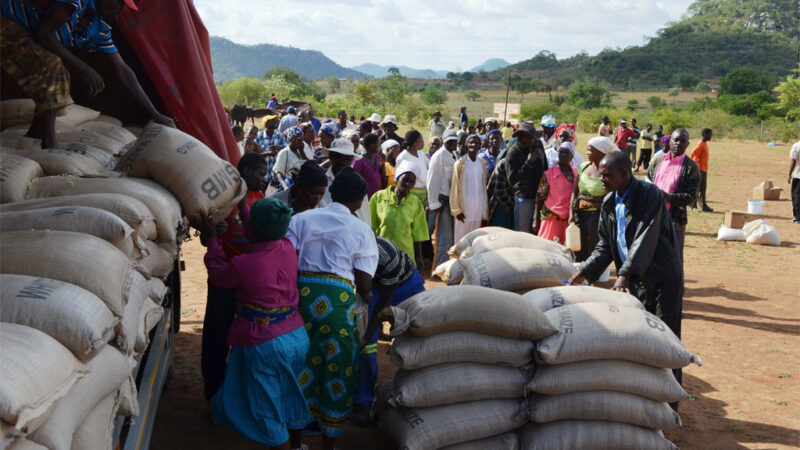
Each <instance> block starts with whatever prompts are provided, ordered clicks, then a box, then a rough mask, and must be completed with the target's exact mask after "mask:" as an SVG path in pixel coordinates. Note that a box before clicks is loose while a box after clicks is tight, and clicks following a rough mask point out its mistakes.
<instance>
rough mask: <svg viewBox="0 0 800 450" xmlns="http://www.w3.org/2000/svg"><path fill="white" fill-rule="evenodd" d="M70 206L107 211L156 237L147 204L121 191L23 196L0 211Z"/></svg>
mask: <svg viewBox="0 0 800 450" xmlns="http://www.w3.org/2000/svg"><path fill="white" fill-rule="evenodd" d="M69 206H83V207H87V208H97V209H102V210H104V211H108V212H110V213H111V214H114V215H115V216H117V217H119V218H120V219H122V220H123V221H125V223H127V224H128V225H129V226H130V227H131V228H133V231H134V232H135V233H136V234H137V235H138V236H139V237H141V238H142V239H155V238H156V236H157V230H156V222H155V220H154V219H153V215H152V214H150V210H149V209H147V206H145V204H144V203H142V202H140V201H139V200H136V199H135V198H133V197H129V196H127V195H122V194H77V195H67V196H64V197H50V198H39V199H34V200H25V201H21V202H14V203H6V204H3V205H0V213H4V214H5V213H8V212H11V211H30V210H34V209H42V208H61V207H69Z"/></svg>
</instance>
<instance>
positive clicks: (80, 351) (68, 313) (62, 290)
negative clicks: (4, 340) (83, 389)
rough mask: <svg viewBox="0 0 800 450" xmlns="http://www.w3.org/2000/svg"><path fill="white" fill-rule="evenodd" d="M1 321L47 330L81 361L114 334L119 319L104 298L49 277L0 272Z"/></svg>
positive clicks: (46, 331)
mask: <svg viewBox="0 0 800 450" xmlns="http://www.w3.org/2000/svg"><path fill="white" fill-rule="evenodd" d="M0 321H1V322H6V323H15V324H18V325H25V326H28V327H31V328H36V329H37V330H40V331H43V332H45V333H47V334H48V335H49V336H50V337H52V338H54V339H55V340H57V341H58V342H60V343H61V345H63V346H64V347H67V348H68V349H70V350H71V351H72V353H73V354H74V355H75V356H76V357H78V358H79V359H80V360H82V361H86V360H88V359H89V358H91V357H92V356H93V355H94V354H95V352H96V351H97V350H98V349H99V348H101V347H102V346H104V345H105V344H106V343H107V342H108V341H109V340H111V338H112V337H113V336H114V326H115V325H116V324H117V319H115V318H114V316H113V315H112V314H111V311H109V309H108V307H107V306H106V305H105V303H103V301H102V300H100V299H99V298H97V296H96V295H94V294H92V293H91V292H89V291H87V290H85V289H82V288H80V287H78V286H75V285H72V284H67V283H64V282H62V281H57V280H50V279H47V278H36V277H29V276H25V275H9V274H2V275H0Z"/></svg>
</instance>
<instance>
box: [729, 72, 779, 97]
mask: <svg viewBox="0 0 800 450" xmlns="http://www.w3.org/2000/svg"><path fill="white" fill-rule="evenodd" d="M769 89H770V85H769V80H768V79H767V77H766V75H764V74H763V73H761V72H759V71H757V70H754V69H749V68H747V67H742V68H739V69H733V70H731V71H730V72H728V73H727V74H725V76H724V77H722V79H721V80H719V93H720V95H724V94H734V95H741V94H755V93H756V92H759V91H768V90H769Z"/></svg>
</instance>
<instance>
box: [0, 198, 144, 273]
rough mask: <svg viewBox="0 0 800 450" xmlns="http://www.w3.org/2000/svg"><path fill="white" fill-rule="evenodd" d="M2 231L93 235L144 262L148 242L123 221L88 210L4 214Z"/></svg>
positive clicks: (71, 208)
mask: <svg viewBox="0 0 800 450" xmlns="http://www.w3.org/2000/svg"><path fill="white" fill-rule="evenodd" d="M0 230H3V232H7V231H26V230H40V231H44V230H52V231H74V232H77V233H85V234H91V235H92V236H96V237H99V238H100V239H102V240H104V241H106V242H108V243H110V244H111V245H113V246H114V247H117V248H118V249H119V250H120V251H121V252H122V253H124V254H125V255H126V256H128V258H130V259H132V260H134V261H138V260H140V259H141V258H142V256H143V255H142V249H143V248H144V245H145V242H144V240H143V239H142V238H141V237H140V236H138V235H136V232H135V231H134V230H133V228H131V227H130V225H128V224H127V223H125V221H123V220H122V219H121V218H119V217H117V216H115V215H114V214H111V213H110V212H108V211H104V210H102V209H97V208H89V207H85V206H61V207H54V208H42V209H32V210H27V211H14V212H4V213H3V214H0Z"/></svg>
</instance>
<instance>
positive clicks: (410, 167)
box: [394, 159, 420, 181]
mask: <svg viewBox="0 0 800 450" xmlns="http://www.w3.org/2000/svg"><path fill="white" fill-rule="evenodd" d="M408 172H411V173H413V174H414V176H416V177H417V178H419V172H420V168H419V164H417V163H415V162H414V161H411V160H409V159H404V160H403V161H402V162H400V164H398V165H397V168H396V169H395V171H394V181H397V180H398V179H399V178H400V176H401V175H403V174H406V173H408Z"/></svg>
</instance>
